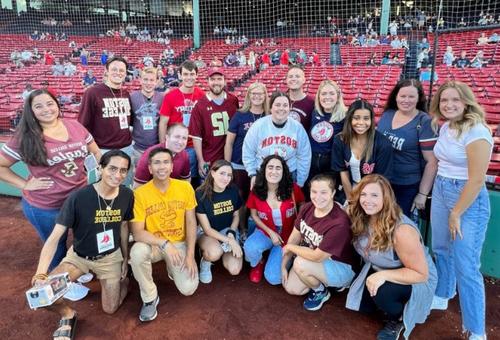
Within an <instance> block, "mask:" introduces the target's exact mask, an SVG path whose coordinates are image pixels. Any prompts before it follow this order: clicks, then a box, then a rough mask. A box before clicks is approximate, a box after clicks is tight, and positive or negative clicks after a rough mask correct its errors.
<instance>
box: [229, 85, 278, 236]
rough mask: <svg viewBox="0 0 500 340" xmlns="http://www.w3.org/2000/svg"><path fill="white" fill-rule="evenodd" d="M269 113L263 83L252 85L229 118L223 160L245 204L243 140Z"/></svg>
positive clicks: (243, 213) (244, 228) (244, 226)
mask: <svg viewBox="0 0 500 340" xmlns="http://www.w3.org/2000/svg"><path fill="white" fill-rule="evenodd" d="M268 113H269V98H268V95H267V89H266V86H265V85H264V84H263V83H259V82H255V83H252V84H251V85H250V86H249V87H248V90H247V93H246V95H245V101H244V102H243V107H242V108H241V110H240V111H238V112H236V114H235V115H234V116H233V118H231V121H230V123H229V128H228V132H227V137H226V145H225V146H224V159H225V160H226V161H228V162H231V165H232V167H233V170H234V171H233V174H234V176H233V177H234V183H235V184H236V186H237V187H238V188H239V189H240V195H241V198H242V199H243V201H244V202H246V200H247V198H248V195H249V193H250V178H249V177H248V174H247V172H246V170H245V167H244V165H243V160H242V148H243V140H244V139H245V136H246V135H247V132H248V129H250V127H251V126H252V125H253V123H255V122H256V121H257V120H258V119H260V118H262V117H264V116H265V115H266V114H268ZM247 215H248V213H247V209H246V207H245V205H242V207H241V210H240V216H241V218H240V231H241V233H242V234H243V237H244V238H245V236H246V235H245V234H246V232H247V220H248V219H247V217H248V216H247Z"/></svg>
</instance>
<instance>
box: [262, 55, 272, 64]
mask: <svg viewBox="0 0 500 340" xmlns="http://www.w3.org/2000/svg"><path fill="white" fill-rule="evenodd" d="M262 63H263V64H268V65H270V64H271V57H270V56H269V54H267V53H264V54H263V55H262Z"/></svg>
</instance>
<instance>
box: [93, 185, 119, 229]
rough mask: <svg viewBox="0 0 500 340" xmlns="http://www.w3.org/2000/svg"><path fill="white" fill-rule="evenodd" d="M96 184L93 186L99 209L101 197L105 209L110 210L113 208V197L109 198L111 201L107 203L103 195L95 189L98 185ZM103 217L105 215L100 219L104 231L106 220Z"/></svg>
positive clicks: (100, 208) (100, 207)
mask: <svg viewBox="0 0 500 340" xmlns="http://www.w3.org/2000/svg"><path fill="white" fill-rule="evenodd" d="M97 186H98V184H96V186H95V192H96V194H97V204H98V206H99V210H102V206H101V199H102V201H103V202H104V205H105V206H106V211H111V210H112V209H113V203H115V198H116V196H115V197H113V199H112V200H111V203H110V204H108V202H106V200H105V199H104V197H101V196H100V195H99V190H98V189H97V188H98V187H97ZM105 219H106V216H104V218H103V220H102V222H101V223H102V227H103V228H104V231H106V225H107V224H108V222H105Z"/></svg>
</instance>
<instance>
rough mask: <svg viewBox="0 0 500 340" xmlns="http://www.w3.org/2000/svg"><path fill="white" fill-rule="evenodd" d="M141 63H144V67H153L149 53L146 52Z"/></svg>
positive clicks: (152, 60) (153, 61)
mask: <svg viewBox="0 0 500 340" xmlns="http://www.w3.org/2000/svg"><path fill="white" fill-rule="evenodd" d="M142 63H143V64H144V67H153V66H154V63H155V60H154V59H153V57H152V56H151V55H150V54H149V53H146V55H145V56H144V58H142Z"/></svg>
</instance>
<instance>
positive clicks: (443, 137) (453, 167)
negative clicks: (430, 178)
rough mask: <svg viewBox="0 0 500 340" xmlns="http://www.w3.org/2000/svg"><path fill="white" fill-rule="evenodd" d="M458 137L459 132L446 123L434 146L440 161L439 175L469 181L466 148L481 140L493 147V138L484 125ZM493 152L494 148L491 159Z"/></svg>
mask: <svg viewBox="0 0 500 340" xmlns="http://www.w3.org/2000/svg"><path fill="white" fill-rule="evenodd" d="M456 136H457V131H456V130H454V129H451V128H450V126H449V122H446V123H444V124H443V126H442V127H441V130H440V131H439V137H438V140H437V143H436V145H435V146H434V154H435V155H436V158H437V159H438V161H439V163H438V172H437V174H438V175H440V176H443V177H447V178H454V179H463V180H467V179H469V175H468V167H467V153H466V150H465V148H466V146H467V145H469V144H470V143H472V142H475V141H477V140H479V139H485V140H486V141H487V142H488V143H490V144H491V145H492V146H493V138H492V137H491V133H490V131H489V130H488V128H487V127H486V126H484V125H483V124H476V125H474V126H473V127H472V128H471V129H470V130H469V131H467V132H464V133H462V135H461V136H460V138H458V139H457V138H456ZM491 150H492V148H490V157H491Z"/></svg>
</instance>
